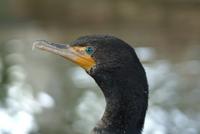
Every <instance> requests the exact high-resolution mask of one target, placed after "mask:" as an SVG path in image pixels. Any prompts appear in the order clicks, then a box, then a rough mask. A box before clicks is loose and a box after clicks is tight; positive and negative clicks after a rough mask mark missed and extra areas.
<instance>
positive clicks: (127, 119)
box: [71, 35, 148, 134]
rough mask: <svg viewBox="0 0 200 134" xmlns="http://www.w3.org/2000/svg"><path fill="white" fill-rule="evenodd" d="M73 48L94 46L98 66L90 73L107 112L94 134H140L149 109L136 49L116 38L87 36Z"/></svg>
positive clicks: (146, 88) (145, 82)
mask: <svg viewBox="0 0 200 134" xmlns="http://www.w3.org/2000/svg"><path fill="white" fill-rule="evenodd" d="M71 45H75V46H91V47H93V48H94V50H95V51H94V53H93V54H92V57H93V58H94V59H95V61H96V66H95V67H93V68H92V69H91V70H89V71H87V73H88V74H89V75H91V76H92V77H93V78H94V80H95V81H96V83H97V84H98V85H99V87H100V88H101V90H102V92H103V94H104V96H105V100H106V109H105V113H104V115H103V117H102V119H101V120H100V121H99V123H97V125H96V127H95V128H94V129H93V131H92V134H140V133H141V131H142V128H143V124H144V119H145V114H146V110H147V106H148V84H147V79H146V74H145V70H144V68H143V66H142V65H141V63H140V61H139V59H138V57H137V55H136V53H135V51H134V49H133V48H132V47H130V46H129V45H128V44H127V43H125V42H124V41H122V40H120V39H118V38H116V37H113V36H103V35H96V36H84V37H81V38H79V39H77V40H76V41H74V42H72V43H71Z"/></svg>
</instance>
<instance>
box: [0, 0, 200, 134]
mask: <svg viewBox="0 0 200 134" xmlns="http://www.w3.org/2000/svg"><path fill="white" fill-rule="evenodd" d="M88 34H111V35H114V36H117V37H120V38H121V39H123V40H125V41H126V42H128V43H129V44H131V45H132V46H133V47H135V49H136V52H137V54H138V56H139V58H140V59H141V61H142V63H143V65H144V66H145V69H146V72H147V76H148V81H149V85H150V102H149V109H148V113H147V117H146V122H145V127H144V134H199V133H200V114H199V113H200V1H199V0H123V1H122V0H121V1H120V0H109V1H108V0H96V1H94V0H84V1H83V0H57V1H55V0H15V1H14V0H1V1H0V134H88V133H89V132H90V130H91V128H92V127H93V126H94V124H95V123H96V121H97V120H99V119H100V117H101V115H102V113H103V110H104V106H105V101H104V98H103V96H102V93H101V92H100V90H99V88H98V87H97V85H96V84H95V82H94V81H93V80H92V79H91V78H90V77H89V76H88V75H87V74H86V73H85V72H84V71H83V70H82V69H81V68H79V67H77V66H75V65H74V64H72V63H70V62H67V61H65V60H64V59H62V58H60V57H58V56H55V55H52V54H49V53H45V52H41V51H38V50H35V51H32V43H33V41H35V40H38V39H45V40H49V41H52V42H58V43H68V42H71V41H72V40H74V39H76V38H77V37H79V36H83V35H88Z"/></svg>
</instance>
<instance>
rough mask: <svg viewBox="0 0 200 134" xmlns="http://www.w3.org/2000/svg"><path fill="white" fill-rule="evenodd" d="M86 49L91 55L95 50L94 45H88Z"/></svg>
mask: <svg viewBox="0 0 200 134" xmlns="http://www.w3.org/2000/svg"><path fill="white" fill-rule="evenodd" d="M85 51H86V53H88V54H90V55H91V54H92V53H93V51H94V50H93V48H92V47H87V48H86V50H85Z"/></svg>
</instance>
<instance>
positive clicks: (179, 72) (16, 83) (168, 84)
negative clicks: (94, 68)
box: [0, 40, 200, 134]
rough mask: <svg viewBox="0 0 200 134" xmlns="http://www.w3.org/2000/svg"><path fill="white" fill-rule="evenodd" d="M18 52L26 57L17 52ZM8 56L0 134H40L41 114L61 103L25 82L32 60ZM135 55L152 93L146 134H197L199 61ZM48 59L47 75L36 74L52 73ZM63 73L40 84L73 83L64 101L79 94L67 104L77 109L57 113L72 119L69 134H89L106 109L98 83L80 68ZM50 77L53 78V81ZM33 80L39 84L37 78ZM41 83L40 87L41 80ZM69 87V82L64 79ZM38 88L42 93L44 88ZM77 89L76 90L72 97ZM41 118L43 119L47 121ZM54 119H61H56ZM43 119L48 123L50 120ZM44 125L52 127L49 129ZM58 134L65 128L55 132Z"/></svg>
mask: <svg viewBox="0 0 200 134" xmlns="http://www.w3.org/2000/svg"><path fill="white" fill-rule="evenodd" d="M12 42H13V43H15V44H16V42H18V43H17V44H20V43H22V41H20V40H15V41H11V42H9V44H10V45H12ZM19 42H20V43H19ZM22 44H24V43H22ZM21 48H23V47H21ZM25 48H26V47H25ZM28 48H29V47H28ZM30 49H31V45H30ZM17 50H18V51H22V50H21V49H19V48H17ZM10 51H11V52H12V51H14V52H13V53H10V54H9V55H7V56H6V58H5V59H6V61H7V62H8V63H10V64H11V66H10V67H8V69H7V72H8V75H9V78H10V81H11V82H10V83H9V84H8V85H7V91H8V95H7V98H6V107H5V106H3V105H2V106H0V119H1V122H0V133H3V132H7V133H10V134H28V133H29V132H32V131H34V132H36V133H37V131H39V129H41V128H40V125H41V123H40V122H38V121H37V119H36V118H35V115H37V116H39V115H40V114H41V113H44V112H48V111H47V109H56V106H57V105H58V101H56V100H55V99H54V98H59V96H58V97H55V96H53V95H52V94H51V92H49V93H47V92H46V91H48V89H44V91H42V90H38V89H34V88H33V87H32V86H31V84H30V83H29V81H27V78H28V77H31V76H28V75H27V74H28V73H27V72H26V68H25V67H26V66H24V65H23V64H25V63H26V62H27V63H29V62H28V61H27V60H29V59H28V57H25V55H23V54H22V53H23V51H22V53H19V52H15V51H16V50H10ZM136 52H137V54H138V56H139V57H140V59H141V60H142V61H143V62H144V67H145V69H146V73H147V77H148V81H149V87H150V102H149V109H148V113H147V117H146V122H145V127H144V134H168V133H174V134H175V133H182V134H188V133H189V134H198V133H199V128H200V125H199V119H200V117H199V114H198V111H194V110H192V108H195V109H199V107H197V106H192V105H193V104H195V103H194V102H196V104H198V102H199V95H198V94H199V87H200V86H199V82H198V80H199V75H200V61H199V60H187V61H182V62H177V63H172V62H171V61H170V60H169V59H159V60H157V59H156V56H157V52H156V50H154V48H150V47H141V48H136ZM31 53H33V52H31ZM34 53H35V52H34ZM26 54H27V53H26ZM37 56H38V55H37ZM42 56H44V55H42ZM42 56H41V57H42ZM38 57H40V56H38ZM29 58H30V57H29ZM33 59H34V58H33ZM33 59H32V60H33ZM46 59H47V57H46ZM46 59H42V60H44V62H43V64H44V68H43V69H41V68H37V67H36V66H34V67H33V68H32V69H35V70H40V71H42V70H44V69H46V70H45V71H50V70H49V69H48V68H49V66H48V65H46V66H45V63H47V62H49V61H45V60H46ZM61 60H62V59H60V61H61ZM57 61H58V59H54V60H52V61H51V62H52V63H57ZM148 61H150V62H148ZM35 62H37V61H35ZM17 63H19V64H17ZM1 64H2V63H1V60H0V70H1V68H2V67H1V66H3V65H1ZM59 64H60V63H59ZM61 64H62V63H61ZM66 64H67V63H66ZM33 65H34V64H33ZM53 66H54V67H55V68H56V69H57V68H58V67H57V66H58V64H57V65H56V64H55V65H52V67H53ZM59 69H60V68H59ZM33 71H34V70H33ZM59 71H60V72H61V74H63V72H64V71H65V72H66V73H67V74H64V75H62V76H59V75H60V74H56V73H55V74H54V75H57V76H52V74H53V73H52V74H51V75H49V76H42V78H45V77H48V79H54V78H56V77H65V75H66V77H70V79H71V81H72V83H69V82H68V83H67V84H65V82H64V85H65V86H66V87H68V88H67V89H63V90H67V91H66V95H65V97H66V98H70V97H71V96H70V95H73V94H72V92H73V93H77V94H78V93H79V92H80V94H78V95H77V94H75V95H74V96H76V98H73V97H72V98H73V100H72V99H71V100H70V99H69V101H71V102H70V103H73V104H74V105H75V106H73V107H70V109H66V108H65V107H66V106H62V107H61V108H62V109H59V110H63V111H66V112H65V116H69V117H67V121H64V122H69V123H68V124H64V125H66V126H67V125H68V126H70V125H71V127H70V128H71V130H67V132H70V133H73V134H87V133H89V131H90V130H91V129H92V127H93V126H94V124H95V123H96V122H97V121H98V120H99V119H100V118H101V116H102V114H103V110H104V107H105V102H104V98H103V96H102V94H99V91H98V90H99V89H98V88H97V85H96V84H95V82H94V80H92V78H90V77H89V76H88V75H87V74H86V72H85V71H83V70H82V69H80V68H79V67H72V68H69V69H68V70H67V71H66V68H64V69H61V70H59ZM59 71H58V72H59ZM50 76H51V77H52V78H49V77H50ZM193 77H195V78H193ZM31 79H38V77H37V78H35V77H33V78H31ZM39 80H40V81H41V83H42V81H43V79H39ZM190 80H191V81H192V85H190V82H189V81H190ZM54 81H55V80H54ZM66 81H68V80H67V79H66ZM47 84H48V83H47ZM69 84H70V85H69ZM37 87H40V85H38V86H37ZM69 87H70V88H69ZM43 88H45V86H44V87H43ZM46 88H48V87H46ZM74 89H78V90H75V91H74ZM67 93H68V94H67ZM54 95H55V94H54ZM188 95H190V96H188ZM184 97H186V99H184ZM188 109H189V110H190V111H192V114H190V112H188ZM66 113H73V116H74V117H70V116H71V114H69V115H68V114H66ZM43 116H44V117H43V118H45V115H43ZM52 116H58V115H56V114H55V113H53V114H52ZM45 119H46V120H47V122H48V118H45ZM62 121H63V120H62V119H60V121H58V122H61V123H62ZM42 125H44V124H42ZM45 125H46V126H48V124H45ZM77 128H78V129H77ZM55 129H63V128H62V127H59V126H56V127H55ZM63 131H64V130H63Z"/></svg>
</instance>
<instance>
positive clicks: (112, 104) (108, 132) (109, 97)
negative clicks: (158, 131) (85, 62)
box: [94, 68, 148, 134]
mask: <svg viewBox="0 0 200 134" xmlns="http://www.w3.org/2000/svg"><path fill="white" fill-rule="evenodd" d="M142 69H143V68H142ZM101 71H102V72H99V73H98V74H99V75H96V76H95V77H94V79H95V81H96V82H97V84H98V85H99V86H100V88H101V90H102V92H103V94H104V96H105V100H106V108H105V112H104V115H103V117H102V119H101V121H100V122H99V123H98V124H97V126H96V127H95V128H94V131H97V132H96V133H98V131H101V132H102V133H98V134H104V133H105V134H140V133H141V131H142V128H143V124H144V118H145V114H146V109H147V103H148V102H147V100H148V86H147V81H146V75H145V72H144V70H142V72H143V73H144V74H143V75H141V73H140V75H141V76H138V75H137V74H136V71H134V70H132V69H130V70H123V69H118V70H113V71H111V72H110V70H109V71H105V70H104V71H103V70H101ZM140 71H141V70H140ZM137 72H138V71H137ZM102 74H103V75H102ZM96 133H94V134H96Z"/></svg>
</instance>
